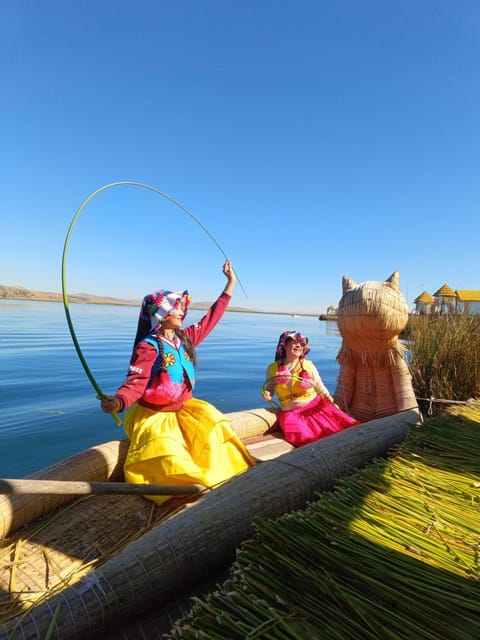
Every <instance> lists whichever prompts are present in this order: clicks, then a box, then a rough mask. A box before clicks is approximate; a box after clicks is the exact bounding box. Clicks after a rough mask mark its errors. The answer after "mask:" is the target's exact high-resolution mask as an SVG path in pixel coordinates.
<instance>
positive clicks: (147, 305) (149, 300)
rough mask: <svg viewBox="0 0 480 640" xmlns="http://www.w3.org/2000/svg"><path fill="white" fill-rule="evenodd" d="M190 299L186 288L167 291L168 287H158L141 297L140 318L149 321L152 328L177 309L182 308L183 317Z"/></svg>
mask: <svg viewBox="0 0 480 640" xmlns="http://www.w3.org/2000/svg"><path fill="white" fill-rule="evenodd" d="M190 300H191V298H190V295H189V293H188V291H186V290H185V291H169V290H168V289H160V291H155V292H154V293H149V294H148V295H146V296H145V297H144V298H143V300H142V308H141V310H140V318H141V319H142V320H146V321H147V322H150V323H151V325H152V329H153V328H154V327H156V326H157V325H158V324H159V323H160V322H162V320H165V318H166V317H167V316H169V315H170V314H171V313H173V312H174V311H176V310H177V309H181V308H183V317H185V316H186V315H187V311H188V306H189V304H190Z"/></svg>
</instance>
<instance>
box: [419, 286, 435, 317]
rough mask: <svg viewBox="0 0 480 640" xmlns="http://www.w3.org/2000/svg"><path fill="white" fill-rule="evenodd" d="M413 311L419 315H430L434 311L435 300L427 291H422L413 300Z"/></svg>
mask: <svg viewBox="0 0 480 640" xmlns="http://www.w3.org/2000/svg"><path fill="white" fill-rule="evenodd" d="M414 302H415V313H416V314H418V315H421V316H426V315H430V314H432V313H433V312H434V311H435V300H434V299H433V297H432V296H431V295H430V294H429V293H428V291H422V293H421V294H420V295H419V296H417V297H416V298H415V300H414Z"/></svg>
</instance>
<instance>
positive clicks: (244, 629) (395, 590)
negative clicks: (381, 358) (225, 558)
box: [109, 402, 480, 640]
mask: <svg viewBox="0 0 480 640" xmlns="http://www.w3.org/2000/svg"><path fill="white" fill-rule="evenodd" d="M479 459H480V403H478V402H477V403H472V404H471V405H469V406H468V407H455V408H452V407H451V408H449V409H448V410H447V412H446V414H444V415H442V416H438V417H435V418H431V419H429V420H428V421H426V422H425V423H424V425H423V426H422V427H421V428H420V429H418V428H413V429H412V430H411V431H410V433H409V435H408V437H407V439H406V441H404V443H402V444H401V445H399V446H398V447H397V448H396V450H395V453H394V455H393V456H390V457H389V458H388V459H378V460H375V461H374V462H372V463H371V464H370V465H368V466H367V467H366V468H365V469H364V470H362V471H360V472H358V473H356V474H354V475H352V476H349V477H346V478H343V479H339V480H338V481H337V482H336V486H335V490H334V491H331V492H324V493H321V494H318V495H317V497H316V499H315V500H314V501H313V502H312V503H311V504H310V505H309V506H308V508H307V509H305V510H301V511H296V512H293V513H289V514H286V515H284V516H282V517H281V518H279V519H276V520H270V521H267V520H259V521H257V523H256V527H255V529H256V533H255V537H254V538H252V539H250V540H249V541H247V542H245V543H244V544H243V545H242V547H241V549H240V550H239V552H238V555H237V561H236V563H235V564H234V566H233V568H232V570H231V575H230V577H229V579H228V580H227V581H225V582H224V583H223V584H220V585H217V588H216V589H214V590H212V593H211V594H210V595H208V597H206V598H204V599H200V598H194V599H193V608H192V610H191V612H190V613H189V614H188V615H187V616H185V617H184V618H183V619H181V620H179V621H177V623H176V624H175V626H174V628H173V629H172V631H171V632H170V633H168V634H167V635H166V636H164V638H166V639H169V640H179V639H180V638H181V639H183V640H194V639H198V638H208V639H209V640H224V639H225V638H229V640H237V639H238V640H244V639H245V638H256V639H259V638H264V639H268V640H277V639H278V640H286V639H291V640H295V639H296V640H300V639H301V640H303V639H304V638H319V639H320V638H322V639H325V640H333V639H342V640H350V639H351V640H359V639H364V640H373V639H384V638H388V639H389V640H402V639H403V640H406V639H410V638H415V639H416V640H439V639H440V638H442V639H443V638H448V640H474V639H476V638H480V598H479V596H480V582H479V580H480V564H479V557H480V553H479V552H480V533H479V532H480V475H479V470H480V467H479V464H478V460H479ZM121 637H125V638H126V637H128V638H130V637H131V636H120V635H115V636H112V638H111V639H109V640H113V638H115V639H117V638H118V639H120V638H121Z"/></svg>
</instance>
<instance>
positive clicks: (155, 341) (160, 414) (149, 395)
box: [101, 260, 255, 504]
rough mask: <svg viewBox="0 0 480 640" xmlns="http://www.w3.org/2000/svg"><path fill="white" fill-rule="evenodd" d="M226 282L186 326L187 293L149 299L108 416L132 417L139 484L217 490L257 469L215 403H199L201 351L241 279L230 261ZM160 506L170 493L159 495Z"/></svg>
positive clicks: (128, 423)
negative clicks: (198, 316) (199, 315)
mask: <svg viewBox="0 0 480 640" xmlns="http://www.w3.org/2000/svg"><path fill="white" fill-rule="evenodd" d="M223 273H224V275H225V276H226V278H227V284H226V286H225V288H224V290H223V292H222V293H221V295H220V296H219V298H218V299H217V300H216V302H215V303H214V304H213V305H212V306H211V307H210V309H209V310H208V312H207V313H206V315H205V316H204V317H203V318H202V319H201V320H200V322H198V323H195V324H193V325H190V326H188V327H186V328H185V329H183V330H182V329H181V326H182V324H183V321H184V319H185V316H186V314H187V310H188V305H189V303H190V296H189V294H188V291H183V292H175V291H168V290H165V289H163V290H160V291H156V292H154V293H151V294H149V295H147V296H145V297H144V299H143V302H142V308H141V311H140V317H139V321H138V328H137V335H136V338H135V345H134V349H133V353H132V357H131V360H130V367H129V371H128V375H127V379H126V380H125V382H124V384H123V385H122V386H121V387H120V388H119V389H118V390H117V392H116V393H115V395H114V396H105V397H104V399H103V400H102V403H101V406H102V409H103V411H105V412H106V413H111V412H112V411H115V412H121V411H123V410H125V409H127V408H128V407H130V408H129V411H128V412H127V414H126V415H125V420H124V428H125V433H126V434H127V436H128V438H129V440H130V445H129V449H128V453H127V458H126V461H125V466H124V471H125V479H126V481H127V482H132V483H138V484H160V485H175V486H178V485H187V484H201V485H204V486H206V487H209V488H215V487H216V486H218V485H219V484H221V483H222V482H225V481H226V480H228V479H229V478H231V477H232V476H234V475H237V474H238V473H242V472H243V471H246V470H247V469H248V468H249V467H250V466H252V465H254V464H255V463H254V460H253V458H252V457H251V455H250V454H249V452H248V451H247V449H246V447H245V446H244V445H243V443H242V442H241V440H240V439H239V438H238V437H237V436H236V435H235V433H234V431H233V429H232V427H231V426H230V424H229V422H228V420H227V419H226V417H225V416H224V415H223V414H222V413H221V412H220V411H218V410H217V409H216V408H215V407H214V406H213V405H211V404H209V403H208V402H205V401H204V400H198V399H197V398H193V395H192V394H193V389H194V387H195V365H196V362H197V360H196V353H195V347H196V346H198V345H199V344H200V343H201V342H202V341H203V340H204V339H205V338H206V337H207V336H208V334H209V333H210V332H211V331H212V329H213V328H214V327H215V326H216V324H217V323H218V321H219V320H220V318H221V317H222V316H223V314H224V312H225V310H226V308H227V306H228V303H229V302H230V299H231V296H232V292H233V288H234V286H235V282H236V276H235V272H234V271H233V268H232V265H231V263H230V262H229V261H228V260H227V261H226V262H225V264H224V265H223ZM151 499H152V500H154V501H155V502H156V503H157V504H161V503H162V502H164V501H165V500H168V499H169V496H152V497H151Z"/></svg>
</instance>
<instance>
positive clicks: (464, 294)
mask: <svg viewBox="0 0 480 640" xmlns="http://www.w3.org/2000/svg"><path fill="white" fill-rule="evenodd" d="M455 293H456V294H457V298H458V299H459V300H463V301H467V300H468V301H470V302H472V301H473V302H477V301H480V290H478V289H477V290H475V289H456V291H455Z"/></svg>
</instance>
